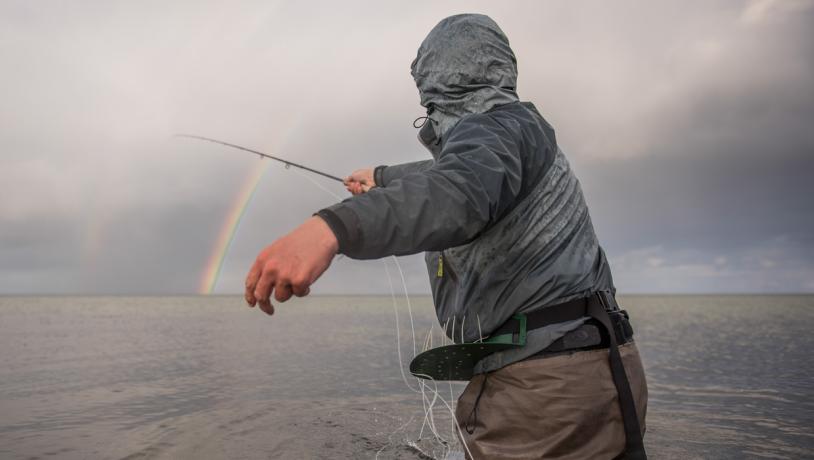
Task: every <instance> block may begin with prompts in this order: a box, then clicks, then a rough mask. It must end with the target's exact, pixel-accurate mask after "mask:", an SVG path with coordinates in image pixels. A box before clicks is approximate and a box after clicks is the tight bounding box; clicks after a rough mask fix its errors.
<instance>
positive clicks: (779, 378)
mask: <svg viewBox="0 0 814 460" xmlns="http://www.w3.org/2000/svg"><path fill="white" fill-rule="evenodd" d="M407 300H408V299H406V298H404V297H397V298H396V299H393V298H391V297H390V296H384V297H376V296H369V297H326V296H322V297H320V296H313V297H306V298H302V299H294V300H291V301H289V302H286V303H284V304H281V305H277V309H276V312H275V314H274V315H273V316H267V315H265V314H264V313H263V312H261V311H260V310H258V309H252V308H248V307H247V306H246V305H245V304H244V303H243V301H242V299H241V298H240V297H238V296H197V297H196V296H191V297H0V459H3V460H5V459H28V460H34V459H143V458H157V459H269V458H280V459H343V458H352V459H365V458H379V459H391V458H392V459H417V458H418V459H428V458H437V459H444V458H446V459H455V458H457V459H460V458H463V450H464V449H465V447H464V446H461V445H460V444H459V443H458V441H457V440H456V436H455V430H456V426H455V423H454V420H453V419H452V418H451V417H450V409H451V408H452V407H453V406H454V403H455V398H456V397H457V395H458V394H459V393H460V392H461V391H462V389H463V387H464V384H461V383H454V384H450V383H447V382H419V381H417V380H416V379H415V378H412V377H411V376H410V375H409V372H407V371H406V367H407V366H408V363H409V361H410V359H412V357H413V356H414V354H415V353H416V352H419V351H421V350H422V349H423V348H425V347H426V346H428V345H429V341H430V340H432V341H433V346H437V345H438V344H440V343H441V341H442V335H441V333H440V330H439V329H438V327H437V325H436V324H435V323H436V320H435V317H434V312H433V309H432V301H431V299H429V298H428V297H411V298H410V299H409V304H408V301H407ZM620 303H621V304H622V306H623V307H624V308H625V309H627V310H628V312H630V315H631V319H632V323H633V327H634V328H635V334H636V335H635V338H636V341H637V343H638V346H639V349H640V351H641V355H642V360H643V363H644V366H645V370H646V374H647V379H648V386H649V391H650V400H649V407H648V413H647V434H646V436H645V445H646V448H647V451H648V454H649V456H650V458H652V459H748V458H756V459H767V458H768V459H804V458H814V398H813V396H814V359H812V350H814V296H791V295H790V296H752V295H749V296H741V295H731V296H620ZM410 313H411V314H410ZM540 411H541V412H543V413H544V412H545V408H540Z"/></svg>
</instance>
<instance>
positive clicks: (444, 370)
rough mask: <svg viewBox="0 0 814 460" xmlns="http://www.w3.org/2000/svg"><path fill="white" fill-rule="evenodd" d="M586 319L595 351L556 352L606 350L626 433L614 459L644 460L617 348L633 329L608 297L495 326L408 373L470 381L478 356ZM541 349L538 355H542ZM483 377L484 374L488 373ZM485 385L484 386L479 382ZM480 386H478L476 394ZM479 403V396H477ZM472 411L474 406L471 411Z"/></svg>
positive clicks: (435, 353) (419, 359) (421, 359)
mask: <svg viewBox="0 0 814 460" xmlns="http://www.w3.org/2000/svg"><path fill="white" fill-rule="evenodd" d="M585 316H587V317H590V318H591V319H592V320H593V321H594V322H595V323H596V324H598V325H599V326H600V330H601V335H602V341H601V343H600V344H597V345H598V346H590V347H580V348H570V349H569V348H565V349H563V348H559V349H558V350H557V353H559V352H562V351H569V352H573V351H580V350H585V349H597V348H605V347H607V348H608V358H609V365H610V370H611V376H612V378H613V385H614V387H615V388H616V393H617V399H618V401H619V409H620V412H621V414H622V422H623V425H624V431H625V450H624V452H622V454H621V455H619V456H618V457H616V458H617V459H618V460H645V459H647V454H646V453H645V450H644V442H643V439H642V432H641V426H640V425H639V418H638V416H637V415H636V406H635V403H634V400H633V392H632V391H631V389H630V382H629V381H628V377H627V374H626V373H625V367H624V364H623V363H622V356H621V355H620V354H619V345H622V344H625V343H627V342H630V341H632V339H633V329H632V328H631V326H630V322H629V321H628V316H627V312H625V311H624V310H619V308H618V307H617V306H616V302H615V301H614V300H613V299H612V297H611V295H610V294H608V293H606V292H597V293H595V294H594V295H592V296H590V297H585V298H582V299H575V300H571V301H568V302H565V303H561V304H557V305H552V306H550V307H544V308H541V309H539V310H536V311H534V312H531V313H529V314H518V315H515V316H513V317H512V318H511V319H510V320H509V321H507V322H506V323H505V324H503V325H502V326H501V327H499V328H498V329H497V330H496V331H495V332H494V333H493V334H492V336H491V337H489V338H488V339H485V340H483V341H481V342H474V343H460V344H453V345H446V346H443V347H438V348H433V349H431V350H427V351H425V352H423V353H421V354H419V355H418V356H416V357H415V358H414V359H413V361H412V362H411V363H410V372H411V373H412V374H413V375H414V376H416V377H419V378H423V379H432V380H470V379H471V378H472V377H473V375H474V372H473V369H474V367H475V364H476V363H477V362H478V361H479V360H480V359H482V358H483V357H485V356H487V355H489V354H491V353H495V352H498V351H502V350H506V349H509V348H519V347H523V346H524V345H525V342H526V332H527V331H529V330H533V329H538V328H541V327H544V326H548V325H550V324H556V323H561V322H565V321H572V320H576V319H580V318H583V317H585ZM545 352H546V350H543V352H541V353H542V354H545ZM487 375H488V374H487ZM484 385H485V381H484ZM482 392H483V387H481V393H482ZM478 399H480V395H478ZM476 411H477V403H476V405H475V408H474V409H473V412H475V413H476Z"/></svg>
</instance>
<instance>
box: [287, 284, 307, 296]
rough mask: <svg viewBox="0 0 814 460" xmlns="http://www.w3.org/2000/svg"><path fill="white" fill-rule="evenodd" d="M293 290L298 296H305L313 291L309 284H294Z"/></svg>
mask: <svg viewBox="0 0 814 460" xmlns="http://www.w3.org/2000/svg"><path fill="white" fill-rule="evenodd" d="M291 291H292V292H293V293H294V295H295V296H297V297H305V296H307V295H308V294H309V293H310V292H311V288H310V287H309V286H308V285H307V284H292V285H291Z"/></svg>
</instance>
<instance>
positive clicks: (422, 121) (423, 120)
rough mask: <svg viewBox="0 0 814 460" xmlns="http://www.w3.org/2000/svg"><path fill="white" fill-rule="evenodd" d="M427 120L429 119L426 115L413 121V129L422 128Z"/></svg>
mask: <svg viewBox="0 0 814 460" xmlns="http://www.w3.org/2000/svg"><path fill="white" fill-rule="evenodd" d="M429 118H430V117H429V116H428V115H424V116H423V117H418V118H416V119H415V120H413V128H416V129H418V128H422V127H423V126H424V124H425V123H427V120H429ZM419 120H421V121H420V122H419Z"/></svg>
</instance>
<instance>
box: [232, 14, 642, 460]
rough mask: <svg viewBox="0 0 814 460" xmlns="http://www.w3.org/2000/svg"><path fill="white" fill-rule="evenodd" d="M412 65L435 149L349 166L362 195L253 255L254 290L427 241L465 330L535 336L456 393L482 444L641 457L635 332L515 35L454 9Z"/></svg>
mask: <svg viewBox="0 0 814 460" xmlns="http://www.w3.org/2000/svg"><path fill="white" fill-rule="evenodd" d="M412 75H413V78H414V79H415V82H416V85H417V86H418V90H419V93H420V97H421V105H422V106H424V107H425V108H426V110H427V112H426V117H422V119H420V120H423V125H419V126H417V127H420V131H419V134H418V137H419V140H420V141H421V143H422V144H423V145H424V146H425V147H426V148H427V149H429V151H430V152H431V154H432V159H430V160H426V161H419V162H414V163H407V164H401V165H393V166H379V167H377V168H375V169H362V170H358V171H356V172H354V173H352V174H351V175H350V176H349V177H347V178H346V179H345V184H346V186H347V188H348V190H349V191H350V192H351V193H352V194H353V195H354V196H352V197H351V198H348V199H346V200H344V201H343V202H341V203H338V204H336V205H334V206H331V207H329V208H326V209H323V210H321V211H319V212H318V213H317V214H316V215H315V216H313V217H311V218H310V219H308V220H307V221H306V222H305V223H303V224H302V225H301V226H300V227H298V228H297V229H295V230H294V231H292V232H291V233H289V234H288V235H286V236H284V237H282V238H280V239H278V240H277V241H275V242H274V243H273V244H271V245H270V246H268V247H266V248H265V249H264V250H263V251H262V252H261V253H260V254H259V255H258V257H257V260H256V261H255V263H254V265H253V266H252V268H251V270H250V272H249V274H248V276H247V278H246V294H245V295H246V301H247V302H248V303H249V304H250V305H251V306H254V305H259V307H260V308H261V309H262V310H263V311H265V312H266V313H268V314H272V313H273V311H274V308H273V307H272V304H271V300H270V298H271V295H272V294H273V295H274V298H275V299H276V300H278V301H280V302H284V301H286V300H287V299H289V298H290V297H291V296H292V295H296V296H304V295H307V294H308V292H309V286H310V285H311V284H312V283H314V282H315V281H316V280H317V278H319V276H320V275H321V274H322V273H323V272H324V271H325V270H326V269H327V268H328V266H329V265H330V263H331V261H332V260H333V258H334V256H336V255H337V254H344V255H346V256H348V257H352V258H355V259H375V258H381V257H385V256H390V255H407V254H414V253H418V252H422V251H424V252H425V259H426V262H427V267H428V271H429V275H430V284H431V287H432V294H433V299H434V302H435V308H436V312H437V316H438V319H439V321H440V322H441V323H442V324H448V325H449V324H453V325H454V326H452V327H448V328H447V329H448V330H449V329H452V328H453V327H454V329H455V330H457V331H459V332H458V333H456V334H455V335H456V336H457V335H458V334H463V339H464V340H465V341H468V342H474V341H476V340H478V339H479V338H480V337H481V336H482V335H483V336H489V335H491V334H496V333H499V332H501V331H503V332H505V331H511V330H512V328H516V327H517V325H516V324H514V322H513V320H512V319H511V318H512V317H513V315H515V314H517V313H523V314H525V315H526V318H527V320H528V326H527V327H528V333H527V339H526V345H525V346H523V347H522V348H517V349H513V350H506V351H502V352H497V353H494V354H492V355H489V356H487V357H486V358H484V359H483V360H481V361H480V362H478V363H477V365H476V368H475V374H476V375H475V377H474V378H473V379H472V380H471V381H470V383H469V385H468V386H467V387H466V389H465V390H464V392H463V393H462V395H461V396H460V398H459V400H458V406H457V409H456V418H457V420H458V423H459V425H460V426H461V427H462V428H463V429H462V431H461V436H462V440H463V441H464V442H465V443H466V444H467V447H468V449H469V451H470V452H471V454H472V456H473V457H474V458H476V459H481V458H484V459H503V458H505V459H509V458H511V459H515V458H562V459H564V458H568V459H611V458H646V457H645V453H644V448H643V446H642V435H643V433H644V427H645V423H644V419H645V412H646V405H647V387H646V383H645V377H644V371H643V369H642V365H641V361H640V358H639V354H638V351H637V348H636V345H635V343H634V342H633V341H632V331H631V329H630V325H629V323H628V322H627V318H626V315H625V314H623V312H621V311H620V310H619V307H618V305H617V304H616V301H615V299H614V294H615V288H614V285H613V280H612V277H611V271H610V268H609V265H608V261H607V259H606V258H605V254H604V252H603V251H602V248H601V247H600V246H599V244H598V242H597V238H596V235H595V233H594V229H593V226H592V224H591V219H590V217H589V215H588V209H587V206H586V204H585V200H584V198H583V195H582V191H581V190H580V185H579V182H578V181H577V179H576V177H575V176H574V174H573V172H572V170H571V169H570V167H569V165H568V162H567V161H566V159H565V156H564V154H563V152H562V150H561V149H560V148H559V147H558V145H557V141H556V138H555V135H554V130H553V128H552V127H551V125H549V124H548V122H546V121H545V119H543V117H542V116H541V115H540V113H539V112H538V111H537V109H536V108H535V107H534V105H532V104H531V103H529V102H520V101H519V99H518V96H517V93H516V86H517V63H516V59H515V56H514V53H513V52H512V49H511V48H510V46H509V41H508V39H507V38H506V36H505V35H504V34H503V32H502V31H501V29H500V28H499V27H498V26H497V24H496V23H495V22H494V21H493V20H492V19H490V18H489V17H487V16H483V15H476V14H462V15H456V16H451V17H448V18H446V19H444V20H442V21H441V22H440V23H439V24H438V25H437V26H435V28H433V29H432V31H431V32H430V33H429V35H428V36H427V38H426V39H425V40H424V41H423V43H422V44H421V46H420V48H419V50H418V55H417V57H416V59H415V60H414V61H413V63H412ZM515 322H516V321H515ZM460 331H462V332H460Z"/></svg>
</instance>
